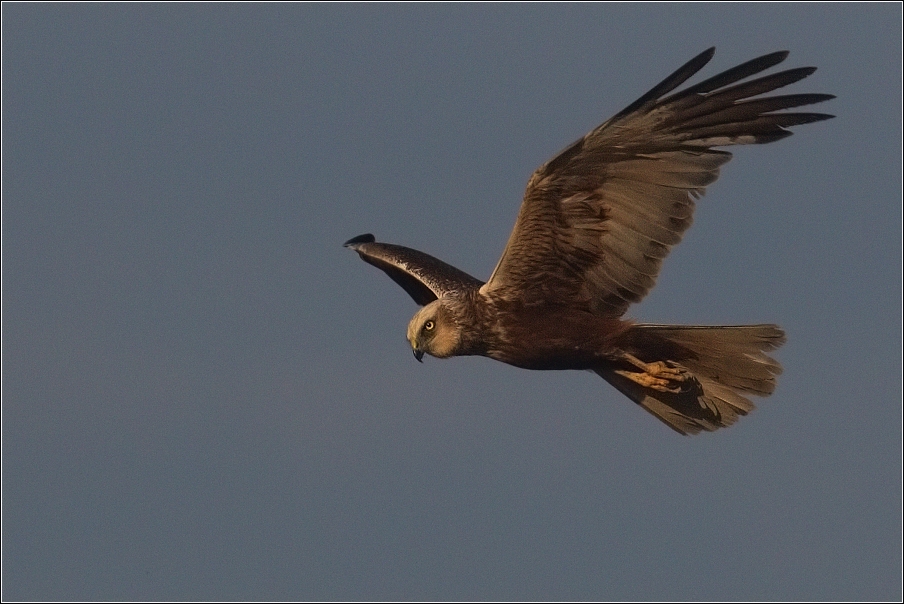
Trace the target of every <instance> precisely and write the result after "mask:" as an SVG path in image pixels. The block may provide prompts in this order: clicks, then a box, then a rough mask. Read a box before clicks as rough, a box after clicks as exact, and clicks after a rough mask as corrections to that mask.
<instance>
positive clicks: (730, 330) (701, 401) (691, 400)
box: [595, 324, 785, 434]
mask: <svg viewBox="0 0 904 604" xmlns="http://www.w3.org/2000/svg"><path fill="white" fill-rule="evenodd" d="M784 342H785V334H784V332H783V331H782V330H781V329H780V328H779V327H778V326H777V325H740V326H720V327H711V326H702V325H692V326H682V325H644V324H639V325H634V326H632V327H631V329H630V330H628V331H627V332H626V334H625V336H624V341H623V342H622V346H621V348H622V349H623V350H624V351H625V353H627V355H630V357H631V358H632V359H633V360H634V361H635V362H637V361H639V362H642V363H644V364H653V365H656V366H658V367H659V371H660V372H662V373H656V372H655V371H653V372H652V373H644V372H642V371H641V372H638V371H637V367H636V366H631V365H630V364H628V363H613V364H608V365H606V366H604V367H601V368H599V369H596V370H595V371H596V373H597V374H598V375H600V376H601V377H602V378H603V379H605V380H606V381H608V382H609V383H610V384H612V385H613V386H615V388H617V389H618V390H619V391H620V392H622V393H623V394H624V395H626V396H627V397H628V398H630V399H631V400H633V401H634V402H635V403H637V404H639V405H640V406H641V407H643V408H644V409H646V410H647V411H649V412H650V413H652V414H653V415H655V416H656V417H657V418H659V419H660V420H662V421H663V422H665V423H666V424H667V425H668V426H669V427H670V428H672V429H674V430H676V431H678V432H680V433H681V434H696V433H698V432H700V431H701V430H708V431H713V430H718V429H719V428H723V427H725V426H730V425H731V424H733V423H734V422H736V421H737V420H738V417H739V416H741V415H747V413H749V412H750V411H751V410H753V408H754V405H753V403H752V402H751V401H750V399H749V398H747V396H749V395H755V396H769V395H770V394H772V391H773V390H775V377H776V376H777V375H779V374H780V373H781V372H782V367H781V365H779V363H778V362H777V361H776V360H775V359H773V358H772V357H770V356H768V355H767V354H766V353H767V352H769V351H771V350H774V349H776V348H778V347H779V346H781V345H782V344H783V343H784ZM626 358H627V357H626ZM656 376H659V378H660V379H658V380H657V377H656ZM663 376H664V377H663ZM676 376H678V377H676ZM666 382H667V385H663V384H666ZM660 383H661V384H660Z"/></svg>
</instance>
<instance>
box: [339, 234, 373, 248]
mask: <svg viewBox="0 0 904 604" xmlns="http://www.w3.org/2000/svg"><path fill="white" fill-rule="evenodd" d="M374 241H376V239H375V238H374V236H373V235H371V234H370V233H364V234H363V235H358V236H357V237H352V238H351V239H349V240H348V241H346V242H345V243H343V244H342V246H343V247H352V246H353V245H357V244H359V243H373V242H374Z"/></svg>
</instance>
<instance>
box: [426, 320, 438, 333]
mask: <svg viewBox="0 0 904 604" xmlns="http://www.w3.org/2000/svg"><path fill="white" fill-rule="evenodd" d="M434 327H436V323H434V322H433V321H427V322H426V323H424V331H433V328H434Z"/></svg>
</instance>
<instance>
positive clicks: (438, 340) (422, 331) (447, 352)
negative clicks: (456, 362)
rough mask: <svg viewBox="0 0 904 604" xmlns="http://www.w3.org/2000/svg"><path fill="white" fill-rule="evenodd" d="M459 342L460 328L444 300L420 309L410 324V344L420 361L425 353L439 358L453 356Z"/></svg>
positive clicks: (435, 301)
mask: <svg viewBox="0 0 904 604" xmlns="http://www.w3.org/2000/svg"><path fill="white" fill-rule="evenodd" d="M459 340H460V328H459V326H458V324H457V323H456V322H455V321H454V320H453V319H452V315H451V314H450V313H449V311H448V309H447V308H446V307H445V306H444V305H443V300H442V299H440V300H434V301H433V302H431V303H430V304H428V305H426V306H425V307H424V308H422V309H420V310H419V311H418V312H417V313H416V314H415V315H414V317H413V318H412V319H411V322H410V323H408V342H409V343H410V344H411V350H412V351H413V352H414V357H415V358H416V359H417V360H418V361H420V360H421V358H422V357H423V356H424V353H427V354H429V355H431V356H434V357H438V358H445V357H450V356H453V355H454V354H455V349H456V347H457V346H458V342H459Z"/></svg>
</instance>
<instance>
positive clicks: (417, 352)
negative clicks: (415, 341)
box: [411, 348, 424, 363]
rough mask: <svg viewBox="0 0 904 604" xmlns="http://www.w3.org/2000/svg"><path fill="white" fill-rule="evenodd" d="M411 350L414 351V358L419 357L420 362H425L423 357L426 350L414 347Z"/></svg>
mask: <svg viewBox="0 0 904 604" xmlns="http://www.w3.org/2000/svg"><path fill="white" fill-rule="evenodd" d="M411 352H413V353H414V358H416V359H417V362H418V363H423V362H424V361H422V360H421V359H423V358H424V351H423V350H418V349H417V348H412V349H411Z"/></svg>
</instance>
